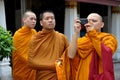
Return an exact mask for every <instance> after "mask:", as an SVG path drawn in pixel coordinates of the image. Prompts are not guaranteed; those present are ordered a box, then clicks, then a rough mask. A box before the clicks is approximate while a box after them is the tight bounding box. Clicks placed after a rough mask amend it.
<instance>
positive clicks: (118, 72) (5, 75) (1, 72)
mask: <svg viewBox="0 0 120 80" xmlns="http://www.w3.org/2000/svg"><path fill="white" fill-rule="evenodd" d="M114 71H115V80H120V62H114ZM0 80H12V70H11V67H10V66H4V65H2V66H1V67H0Z"/></svg>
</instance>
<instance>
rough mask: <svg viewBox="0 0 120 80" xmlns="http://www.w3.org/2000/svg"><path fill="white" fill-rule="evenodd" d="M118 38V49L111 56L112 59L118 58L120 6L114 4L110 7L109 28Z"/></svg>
mask: <svg viewBox="0 0 120 80" xmlns="http://www.w3.org/2000/svg"><path fill="white" fill-rule="evenodd" d="M110 29H111V30H110V31H111V33H113V34H114V35H115V36H116V38H117V40H118V49H117V51H116V53H115V55H114V56H113V58H114V59H117V60H120V8H119V6H115V7H113V8H112V27H111V28H110Z"/></svg>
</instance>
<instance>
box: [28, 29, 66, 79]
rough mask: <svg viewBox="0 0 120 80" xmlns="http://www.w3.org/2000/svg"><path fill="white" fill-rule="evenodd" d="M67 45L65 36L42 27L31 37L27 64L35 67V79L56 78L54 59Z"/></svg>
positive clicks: (58, 56) (60, 54)
mask: <svg viewBox="0 0 120 80" xmlns="http://www.w3.org/2000/svg"><path fill="white" fill-rule="evenodd" d="M67 47H68V40H67V38H66V36H64V35H63V34H61V33H59V32H57V31H54V30H52V31H46V30H44V29H42V31H39V32H38V33H37V34H36V35H35V36H33V38H32V39H31V42H30V46H29V58H28V59H29V64H30V66H31V67H33V68H34V69H37V80H57V75H56V68H55V61H56V60H57V59H58V58H60V57H61V56H62V54H63V52H64V51H65V49H66V48H67Z"/></svg>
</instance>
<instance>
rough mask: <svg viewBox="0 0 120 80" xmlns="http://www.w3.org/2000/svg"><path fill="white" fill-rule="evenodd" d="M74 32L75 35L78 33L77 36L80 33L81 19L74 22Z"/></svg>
mask: <svg viewBox="0 0 120 80" xmlns="http://www.w3.org/2000/svg"><path fill="white" fill-rule="evenodd" d="M74 30H75V33H77V34H79V33H80V30H81V24H80V19H78V18H77V19H75V20H74Z"/></svg>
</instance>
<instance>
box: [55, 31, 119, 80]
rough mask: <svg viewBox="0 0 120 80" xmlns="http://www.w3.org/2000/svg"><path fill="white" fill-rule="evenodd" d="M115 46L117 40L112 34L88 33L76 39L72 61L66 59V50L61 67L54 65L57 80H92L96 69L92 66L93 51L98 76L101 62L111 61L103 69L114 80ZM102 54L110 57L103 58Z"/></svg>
mask: <svg viewBox="0 0 120 80" xmlns="http://www.w3.org/2000/svg"><path fill="white" fill-rule="evenodd" d="M117 44H118V43H117V40H116V38H115V37H114V36H113V35H112V34H109V33H98V32H96V31H95V30H92V31H90V32H89V33H87V34H86V35H85V36H84V37H82V38H79V39H78V42H77V54H76V56H75V58H74V59H69V58H68V49H66V51H65V53H64V56H63V61H62V63H61V65H59V64H60V62H59V63H56V64H57V65H56V69H57V72H58V78H59V79H58V80H94V79H93V78H94V72H97V71H95V69H96V67H93V66H92V65H93V64H95V63H93V53H94V51H95V52H96V54H97V56H98V67H97V68H98V74H101V73H102V72H103V63H102V61H105V62H107V61H111V62H108V63H109V65H108V64H107V63H106V64H105V65H106V66H107V68H105V69H106V70H108V71H110V72H111V74H112V76H113V77H112V80H114V71H113V63H112V55H113V54H114V52H115V51H116V49H117V46H118V45H117ZM102 48H103V49H104V50H102ZM104 51H106V53H105V52H104ZM103 54H107V55H111V57H109V58H108V57H107V56H104V57H103V56H102V55H103ZM107 59H109V60H107ZM96 70H97V69H96Z"/></svg>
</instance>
